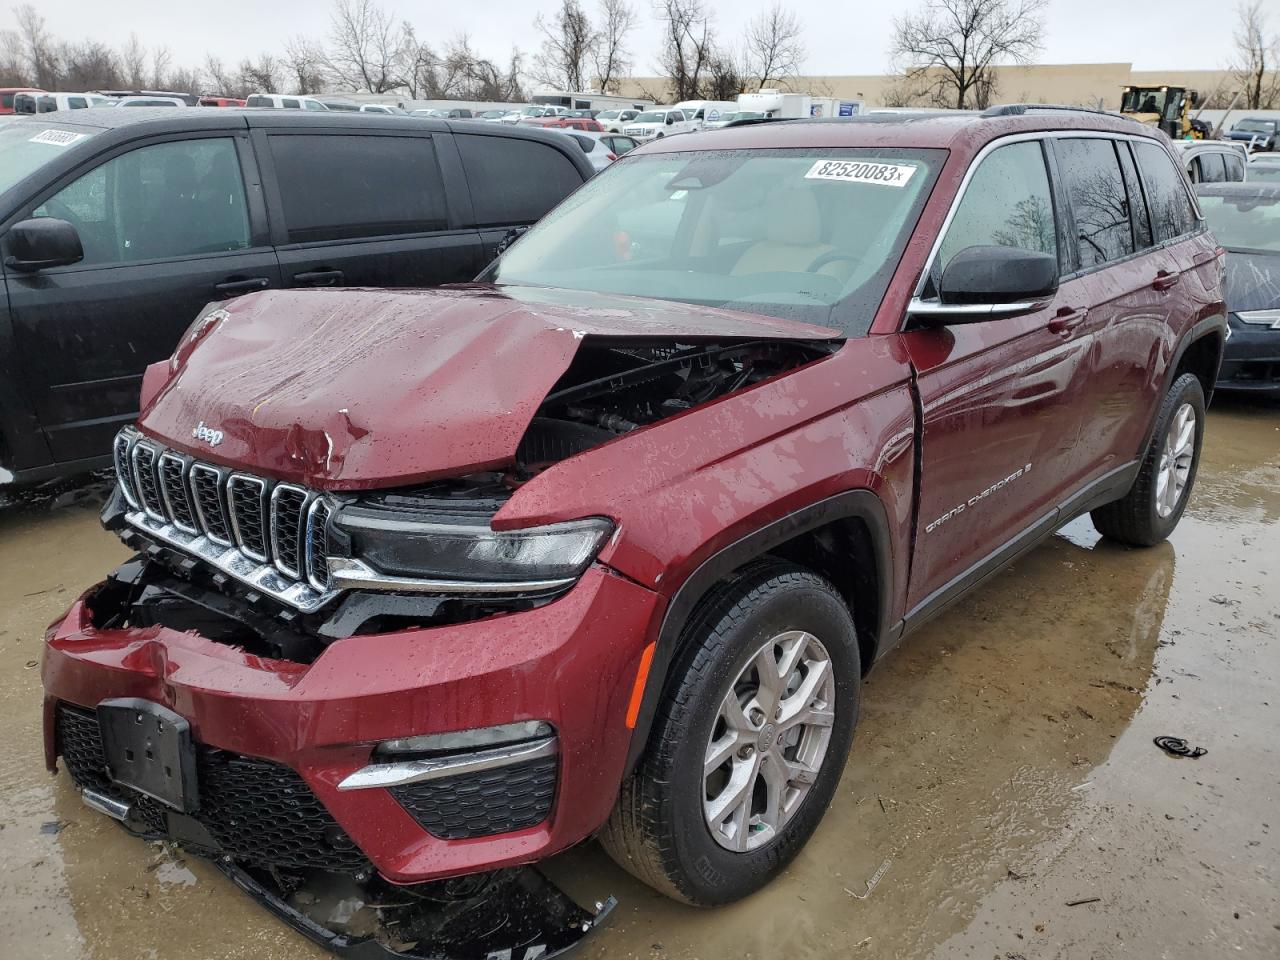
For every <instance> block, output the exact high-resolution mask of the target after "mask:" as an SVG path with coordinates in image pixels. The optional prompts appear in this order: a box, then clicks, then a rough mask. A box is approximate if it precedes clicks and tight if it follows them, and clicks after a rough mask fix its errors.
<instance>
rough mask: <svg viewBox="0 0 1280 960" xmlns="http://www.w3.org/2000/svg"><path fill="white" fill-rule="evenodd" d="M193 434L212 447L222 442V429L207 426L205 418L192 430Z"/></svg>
mask: <svg viewBox="0 0 1280 960" xmlns="http://www.w3.org/2000/svg"><path fill="white" fill-rule="evenodd" d="M191 436H193V437H195V438H196V439H197V440H203V441H204V442H205V443H207V444H208V445H209V446H211V447H216V446H217V445H218V444H220V443H221V442H222V431H221V430H214V429H212V428H211V427H206V426H205V425H204V421H203V420H201V421H200V422H199V423H198V424H196V426H195V429H194V430H192V431H191Z"/></svg>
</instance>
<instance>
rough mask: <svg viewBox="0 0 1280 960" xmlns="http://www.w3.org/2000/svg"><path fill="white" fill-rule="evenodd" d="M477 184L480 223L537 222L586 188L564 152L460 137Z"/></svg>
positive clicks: (504, 139)
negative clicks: (565, 200)
mask: <svg viewBox="0 0 1280 960" xmlns="http://www.w3.org/2000/svg"><path fill="white" fill-rule="evenodd" d="M455 139H456V140H457V143H458V149H459V150H460V151H461V153H462V162H463V164H464V165H465V166H466V170H467V182H468V183H469V184H470V185H471V200H472V203H473V204H474V205H475V213H476V223H477V224H478V225H479V226H490V225H495V224H503V223H532V222H533V221H535V220H538V219H539V218H541V217H542V215H543V214H544V213H546V212H547V211H548V210H550V209H551V208H552V207H554V206H555V205H556V204H557V203H559V202H560V201H561V200H563V199H564V198H565V197H566V196H568V195H569V194H570V193H572V192H573V191H574V190H576V189H577V188H578V187H579V186H581V184H582V174H580V173H579V172H578V168H577V167H575V166H574V165H573V164H572V163H571V162H570V160H569V158H568V157H566V156H565V155H564V154H562V153H561V152H560V151H559V150H557V149H555V148H554V147H552V146H551V145H549V144H545V143H538V142H537V141H534V140H517V139H516V138H515V137H511V138H507V137H478V136H468V135H461V136H458V137H456V138H455Z"/></svg>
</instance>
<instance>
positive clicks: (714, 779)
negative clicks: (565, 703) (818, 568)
mask: <svg viewBox="0 0 1280 960" xmlns="http://www.w3.org/2000/svg"><path fill="white" fill-rule="evenodd" d="M805 637H808V639H807V640H806V639H805ZM811 640H816V641H817V645H816V646H815V645H814V644H813V643H811V642H810V641H811ZM770 641H773V642H772V643H771V642H770ZM796 649H800V650H801V651H802V653H801V655H800V656H799V659H797V660H796V661H795V662H797V663H798V664H799V666H798V667H797V669H796V671H795V672H793V673H790V674H789V677H790V678H791V680H792V683H791V684H787V682H786V681H787V679H788V678H787V677H783V678H782V680H783V693H784V694H785V693H786V692H787V691H789V690H790V691H793V692H792V694H791V697H792V698H793V699H791V700H788V699H786V698H785V697H784V699H782V700H781V701H771V700H770V699H769V698H768V692H767V691H765V690H764V689H762V688H760V687H759V685H758V684H757V686H756V689H755V691H754V693H751V692H750V690H749V684H748V685H746V686H744V685H742V684H739V685H738V687H737V689H738V692H735V693H734V695H733V701H732V702H733V703H734V704H739V703H741V702H742V701H743V700H744V699H745V701H746V703H745V706H742V707H738V709H737V711H736V716H737V717H739V718H740V719H742V720H744V721H747V722H750V723H752V729H751V731H750V732H748V733H746V734H742V735H738V734H734V733H733V732H732V730H731V729H730V728H729V727H728V726H727V725H725V722H724V720H723V718H722V717H721V711H722V710H731V709H732V708H730V707H728V706H727V705H728V704H729V703H730V700H729V696H728V695H729V694H730V693H731V692H732V688H733V686H734V685H735V683H736V682H737V681H739V680H742V679H743V677H744V676H747V675H750V676H754V677H755V678H756V679H757V680H759V678H760V676H761V674H760V673H759V672H754V673H752V671H755V670H756V667H755V666H754V665H755V664H763V663H766V662H771V663H773V664H774V666H775V668H777V666H778V664H777V660H776V659H769V660H767V661H766V660H765V659H764V658H765V657H766V656H768V657H770V658H777V657H778V656H779V655H781V656H782V657H783V658H784V659H785V656H786V651H787V650H792V651H794V650H796ZM765 650H768V651H769V653H768V654H766V653H765ZM681 651H682V652H681V654H679V655H678V657H677V660H676V662H675V663H674V664H673V665H672V671H671V673H670V674H669V680H668V684H667V690H666V691H665V692H664V694H663V698H662V703H661V705H660V707H659V710H658V714H657V716H656V717H655V718H654V723H653V728H652V730H651V732H650V737H649V743H648V746H647V748H646V750H645V753H644V755H643V756H642V757H641V760H640V763H639V764H638V766H637V768H636V770H635V773H634V774H633V775H632V776H631V777H630V778H629V779H628V780H627V781H626V782H625V783H624V784H623V787H622V790H621V792H620V794H619V797H618V802H617V805H616V806H615V807H614V810H613V813H612V814H611V815H610V818H609V821H608V823H607V824H606V825H605V829H604V832H603V834H602V835H601V838H600V839H601V842H602V844H603V845H604V848H605V850H607V851H608V853H609V855H610V856H611V857H613V859H614V860H615V861H617V862H618V864H619V865H621V866H622V867H623V868H624V869H625V870H627V871H628V872H630V873H631V874H633V875H634V876H635V877H637V878H638V879H639V880H641V881H643V882H644V883H647V884H648V885H649V886H651V887H653V888H654V889H655V890H658V891H659V892H660V893H664V894H666V895H667V896H669V897H672V898H674V899H676V900H680V901H683V902H685V903H690V904H697V905H705V906H711V905H715V904H722V903H729V902H731V901H734V900H738V899H740V898H741V897H744V896H746V895H747V894H750V893H753V892H754V891H756V890H759V889H760V888H761V887H763V886H764V885H765V884H767V883H768V882H769V881H770V880H771V879H773V877H775V876H776V875H777V874H778V873H779V872H780V871H781V870H783V869H784V868H785V867H786V866H787V864H788V863H790V862H791V860H792V859H793V858H794V857H795V856H796V854H797V853H799V852H800V849H801V848H802V847H803V846H804V845H805V843H806V842H807V841H808V839H809V837H810V836H811V835H812V834H813V831H814V830H815V829H816V828H817V826H818V823H819V821H820V820H821V819H822V816H823V814H824V813H825V812H826V809H827V807H828V806H829V805H830V803H831V797H832V795H833V794H834V792H835V789H836V785H837V784H838V783H839V780H840V776H841V774H842V773H843V771H844V765H845V760H846V758H847V756H848V753H849V747H850V744H851V743H852V741H853V731H854V727H855V726H856V725H857V721H858V708H859V697H860V686H861V661H860V659H859V655H858V641H857V634H856V631H855V629H854V625H853V618H852V617H851V616H850V614H849V608H848V607H847V606H846V605H845V603H844V600H843V599H842V598H841V597H840V594H839V593H837V592H836V590H835V588H834V587H832V586H831V584H829V583H828V582H827V581H825V580H824V579H822V578H821V577H819V576H816V575H815V574H813V573H810V572H809V571H807V570H804V569H802V568H800V567H798V566H795V565H793V564H790V563H783V562H781V561H775V560H766V561H764V562H761V563H757V564H753V565H751V566H750V567H747V568H745V569H743V570H742V571H739V573H738V574H736V575H735V576H734V577H733V578H731V579H730V580H728V581H726V582H724V583H722V584H721V585H719V586H718V587H717V588H716V589H715V590H713V591H712V592H711V593H710V594H709V595H708V597H707V598H705V599H704V601H703V603H702V605H701V606H700V607H699V609H698V611H697V612H695V614H694V616H693V617H692V618H691V619H690V622H689V624H688V625H687V627H686V629H685V633H684V635H683V636H682V638H681ZM820 653H825V654H826V655H827V658H828V659H827V660H826V665H825V667H821V666H820V665H821V663H822V660H821V658H820V656H819V654H820ZM757 655H759V657H760V659H756V657H757ZM815 665H817V666H815ZM778 673H781V670H780V669H779V670H778V672H777V673H775V676H777V675H778ZM802 675H803V679H801V676H802ZM824 676H825V677H829V680H827V679H822V678H823V677H824ZM797 681H798V682H797ZM806 687H810V688H811V689H812V690H814V691H818V696H817V697H816V698H815V699H812V700H811V699H810V697H809V693H807V692H805V688H806ZM828 698H830V699H828ZM832 701H833V709H831V710H829V709H828V707H829V706H831V705H832ZM771 702H772V703H780V706H778V707H777V708H776V711H775V714H774V716H775V719H776V720H777V721H778V725H777V727H776V728H775V726H774V724H773V723H770V722H769V720H768V717H767V716H765V717H763V719H762V714H761V713H760V712H758V709H757V708H758V707H759V705H761V704H764V705H765V706H768V704H770V703H771ZM801 702H803V703H805V704H812V705H814V706H815V707H816V709H818V710H819V711H821V712H822V713H824V714H827V713H830V714H832V715H833V716H832V719H831V720H830V724H831V725H830V727H826V726H825V723H823V724H821V725H818V724H815V725H812V726H806V725H800V726H797V727H793V728H791V730H786V729H785V728H784V727H783V724H782V717H783V716H784V715H785V714H786V713H787V712H788V711H789V710H791V709H792V708H793V707H796V706H797V705H798V704H800V703H801ZM788 703H790V704H791V706H790V707H788V706H787V704H788ZM748 715H750V716H748ZM810 716H812V714H810ZM766 728H768V729H767V730H766ZM738 729H745V728H742V727H740V728H738ZM824 729H825V730H826V731H827V732H828V735H827V737H826V739H825V740H824V739H823V736H824V735H823V732H822V731H823V730H824ZM769 731H772V732H771V733H770V732H769ZM780 731H781V732H780ZM735 736H745V737H747V738H751V739H753V743H744V742H743V741H742V740H741V739H739V740H737V741H736V742H735V740H734V738H735ZM713 737H714V738H715V743H716V744H719V745H720V746H719V747H717V750H719V751H723V750H725V749H726V747H725V746H724V745H725V744H728V745H730V748H731V752H727V753H725V754H724V760H723V764H724V765H723V766H721V767H719V768H718V769H717V770H716V771H715V772H713V773H712V774H711V775H710V779H709V780H708V779H705V778H704V776H703V768H704V764H705V763H706V761H707V758H708V753H709V750H710V749H711V747H712V746H713V744H712V740H713ZM819 743H825V747H824V748H822V749H820V750H819V749H818V747H817V745H818V744H819ZM737 744H741V745H737ZM815 751H817V752H815ZM744 754H749V755H748V756H745V757H744ZM753 757H754V758H755V759H754V760H753V759H752V758H753ZM806 759H807V760H809V761H811V763H810V764H809V765H808V766H807V767H803V766H801V765H797V761H804V760H806ZM784 761H785V762H786V765H785V766H784V765H783V764H784ZM753 764H754V766H753ZM753 769H754V770H757V771H761V772H760V773H758V774H752V773H751V771H752V770H753ZM815 770H816V772H815ZM773 771H779V772H783V773H791V774H795V775H796V776H795V778H794V779H793V778H791V777H788V776H785V775H784V776H779V774H778V773H774V772H773ZM739 775H741V776H742V777H743V778H744V779H747V778H751V777H753V776H755V777H756V780H754V781H752V782H753V783H759V784H760V786H758V787H756V786H753V788H752V789H751V791H750V792H749V796H750V798H751V799H750V803H751V805H752V806H749V807H747V808H746V812H745V813H741V811H742V809H743V808H742V807H741V805H739V806H738V807H736V808H732V809H734V810H737V811H738V812H739V813H741V816H740V817H739V816H735V815H734V814H733V813H730V814H729V815H728V816H727V817H726V818H725V819H724V821H723V822H720V823H719V824H718V826H717V827H716V831H717V832H716V833H715V834H714V835H713V827H712V823H711V817H712V813H711V812H710V811H709V810H708V812H704V803H707V801H708V788H709V786H708V785H710V787H711V790H712V793H713V794H714V797H713V798H712V799H713V800H715V801H722V800H724V798H726V797H728V796H729V795H730V794H734V793H740V792H742V791H738V790H735V789H733V784H734V783H737V782H742V781H738V780H735V779H733V778H734V777H737V776H739ZM774 784H781V785H780V786H777V787H775V792H776V791H782V792H780V793H778V794H777V795H778V796H780V797H783V798H786V799H789V801H790V805H789V809H787V810H786V812H785V813H784V814H780V815H778V816H775V818H774V819H775V820H776V821H777V824H778V825H777V827H776V828H775V827H773V826H770V825H768V824H767V823H765V822H764V821H765V820H766V819H768V817H769V811H768V807H767V805H768V802H769V801H768V797H769V794H770V792H771V790H770V786H771V785H774ZM806 788H807V789H806ZM792 791H795V792H794V793H792ZM712 805H713V806H714V804H712ZM757 806H759V808H760V812H759V813H756V808H757ZM772 807H773V809H774V810H775V811H781V810H783V809H784V807H783V805H782V804H778V803H774V804H772ZM726 809H728V808H727V807H726ZM748 816H751V817H752V820H751V821H750V822H745V820H746V817H748ZM757 819H758V820H759V822H757ZM744 824H745V829H739V826H740V825H744ZM717 837H718V838H719V839H717Z"/></svg>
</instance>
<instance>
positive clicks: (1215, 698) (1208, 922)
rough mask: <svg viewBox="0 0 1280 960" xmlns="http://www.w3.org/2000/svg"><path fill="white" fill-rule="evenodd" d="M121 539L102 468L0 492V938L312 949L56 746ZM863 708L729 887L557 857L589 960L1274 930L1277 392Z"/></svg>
mask: <svg viewBox="0 0 1280 960" xmlns="http://www.w3.org/2000/svg"><path fill="white" fill-rule="evenodd" d="M124 556H125V550H124V549H123V547H121V546H120V545H119V544H118V543H117V542H116V541H115V539H114V538H113V537H112V536H110V535H108V534H106V533H104V532H103V531H102V530H101V529H100V528H99V526H98V523H97V517H96V513H95V504H94V495H93V488H92V487H90V488H88V489H87V490H84V489H82V490H79V491H71V492H65V493H62V494H61V495H55V496H51V497H49V496H47V497H43V498H40V499H39V500H38V501H37V502H30V501H25V502H22V503H19V504H16V505H14V504H11V505H9V506H8V507H4V508H0V736H2V737H3V748H2V749H0V867H2V869H0V957H5V958H9V957H12V958H15V960H16V958H22V960H38V958H50V960H70V958H98V960H131V958H148V960H188V958H192V960H194V958H200V960H213V958H223V957H228V958H232V957H245V958H249V957H252V958H254V960H275V958H283V957H290V958H310V957H318V956H322V954H320V953H319V951H317V950H316V949H315V948H313V947H311V946H310V945H309V944H308V943H306V942H305V941H304V940H302V939H301V938H300V937H298V936H296V935H295V934H293V933H292V932H290V931H289V930H287V929H286V928H284V927H283V926H281V925H280V924H279V923H278V922H276V921H275V920H273V919H272V918H271V917H269V916H267V915H266V914H265V913H264V912H262V911H261V910H260V909H259V908H257V907H256V906H255V905H253V904H252V903H251V902H250V901H248V900H247V899H246V898H245V897H243V896H242V895H241V894H239V893H238V892H236V891H235V890H234V889H232V888H231V887H230V885H229V884H228V883H227V882H226V881H225V880H224V879H223V878H222V877H221V876H220V875H219V874H217V873H216V872H215V871H213V870H212V869H211V868H209V867H208V866H207V865H206V864H204V863H202V862H200V861H199V860H195V859H183V858H181V856H180V855H176V854H174V853H173V852H171V851H169V850H166V849H165V848H164V847H161V846H160V845H149V844H145V843H143V842H141V841H138V840H134V839H132V838H130V837H128V836H127V835H125V834H124V833H123V832H122V831H120V830H119V829H117V828H116V827H115V826H114V824H112V823H111V822H110V821H108V820H107V819H106V818H104V817H102V816H100V815H98V814H95V813H92V812H90V811H89V810H87V809H86V808H84V807H82V806H81V804H80V802H79V800H78V799H77V797H76V795H75V793H74V792H73V791H72V789H71V787H70V785H69V782H68V781H67V779H66V777H65V776H61V777H57V778H53V777H50V776H49V775H48V774H46V773H45V771H44V769H43V764H42V760H41V750H40V729H39V727H40V711H39V705H40V684H39V669H38V660H39V657H40V637H41V633H42V631H43V628H44V627H45V625H46V624H47V623H48V622H49V621H50V620H52V619H53V618H54V617H55V616H57V615H58V614H59V613H60V612H61V611H62V610H63V608H64V607H65V606H66V605H67V603H68V602H69V601H70V600H71V599H72V598H73V597H74V596H75V595H76V594H77V593H79V592H80V591H81V590H82V589H84V588H85V587H87V586H88V585H89V584H91V583H93V582H94V581H95V580H96V579H98V578H99V577H100V576H101V575H102V574H103V573H104V572H105V571H106V570H108V569H109V568H110V567H111V566H113V565H114V564H115V563H116V562H118V561H119V560H121V559H123V558H124ZM863 709H864V713H863V717H862V722H861V725H860V727H859V730H858V735H857V739H856V742H855V744H854V750H853V754H852V756H851V758H850V761H849V764H848V767H847V769H846V771H845V776H844V779H843V781H842V783H841V786H840V790H839V792H838V794H837V796H836V799H835V802H834V804H833V806H832V809H831V811H830V812H829V814H828V815H827V818H826V820H825V821H824V822H823V824H822V826H821V827H820V828H819V830H818V832H817V835H816V836H815V838H814V839H813V841H812V842H811V843H810V844H809V846H808V847H807V849H805V851H804V852H803V853H802V854H801V855H800V857H799V858H798V859H797V860H796V862H795V863H794V864H793V865H792V866H791V868H790V869H789V870H788V871H787V872H786V874H785V875H784V876H783V877H782V878H781V879H780V880H779V881H778V882H777V883H775V884H774V885H773V886H772V887H770V888H769V889H768V890H766V891H764V892H762V893H760V894H758V895H756V896H754V897H752V898H750V899H748V900H747V901H745V902H743V903H741V904H738V905H735V906H733V907H729V908H725V909H720V910H715V911H700V910H695V909H692V908H688V907H683V906H679V905H676V904H673V903H671V902H669V901H665V900H663V899H662V898H661V897H660V896H658V895H657V894H655V893H653V892H651V891H650V890H648V889H647V888H645V887H643V886H641V885H640V884H638V883H637V882H635V881H633V880H632V879H631V878H630V877H629V876H628V875H626V874H625V873H623V872H622V871H621V870H619V869H618V868H616V867H614V866H613V865H612V863H611V862H610V861H609V860H608V859H607V858H606V857H605V856H604V854H603V853H602V852H601V851H600V850H599V848H597V847H596V846H595V845H594V844H588V845H586V846H584V847H582V848H581V849H578V850H575V851H572V852H570V853H568V854H566V855H564V856H561V857H558V858H556V859H555V860H554V861H552V862H551V863H550V864H549V866H548V872H549V873H551V874H552V875H553V876H554V877H555V878H556V879H557V880H558V881H560V882H561V883H562V884H563V885H564V886H565V887H566V888H567V889H568V890H570V892H572V893H574V894H575V895H577V896H579V897H580V898H581V899H582V900H583V901H584V902H589V901H592V900H595V899H597V898H599V897H600V896H601V895H602V894H606V893H612V894H614V895H615V896H616V897H617V898H618V901H619V906H618V908H617V909H616V910H615V911H614V914H613V916H612V918H611V920H610V922H609V923H608V925H607V926H606V927H604V928H602V929H601V930H599V931H598V932H597V933H596V934H595V936H594V938H593V939H592V940H591V941H589V946H588V947H587V948H586V949H584V950H583V951H582V953H581V954H580V956H581V957H583V960H588V958H590V960H595V958H624V957H625V958H641V960H658V958H706V960H713V958H721V957H751V958H761V960H770V958H775V957H776V958H781V957H786V958H787V960H804V958H811V957H812V958H827V957H842V958H844V957H849V958H855V960H856V958H858V957H868V958H870V957H874V958H891V957H920V958H926V957H939V958H951V957H960V958H970V957H972V958H976V960H985V958H992V957H994V958H999V960H1017V958H1025V960H1033V958H1057V957H1061V958H1073V960H1074V958H1084V957H1090V958H1104V957H1140V958H1182V957H1187V958H1204V957H1228V956H1231V957H1248V958H1254V957H1256V958H1274V957H1280V747H1278V745H1277V744H1278V738H1277V721H1278V720H1280V407H1276V406H1271V407H1257V406H1250V405H1244V404H1219V405H1215V409H1214V410H1213V411H1212V413H1211V416H1210V420H1209V429H1208V435H1207V443H1206V449H1205V455H1204V459H1203V461H1202V463H1201V467H1200V479H1199V483H1198V485H1197V487H1196V490H1195V495H1194V499H1193V500H1192V503H1191V508H1190V511H1189V513H1188V515H1187V516H1186V518H1185V519H1184V520H1183V522H1182V524H1181V526H1180V527H1179V528H1178V530H1177V532H1176V533H1175V535H1174V537H1173V539H1172V542H1171V543H1168V544H1164V545H1162V546H1161V547H1159V548H1156V549H1152V550H1125V549H1121V548H1118V547H1116V546H1114V545H1112V544H1109V543H1105V542H1100V541H1099V539H1098V537H1097V535H1096V533H1095V532H1094V530H1093V527H1092V526H1091V524H1090V523H1089V521H1088V520H1087V519H1082V520H1077V521H1075V522H1074V523H1072V524H1071V525H1070V526H1069V527H1067V528H1066V529H1064V530H1063V531H1062V532H1061V534H1060V535H1059V536H1057V537H1055V538H1053V540H1052V541H1051V542H1049V543H1048V544H1046V545H1045V546H1043V547H1041V548H1039V549H1038V550H1036V551H1035V552H1034V553H1033V554H1032V555H1030V556H1029V557H1028V558H1026V559H1025V560H1023V561H1022V562H1020V563H1019V564H1018V565H1017V567H1016V568H1014V569H1012V570H1010V571H1008V572H1005V573H1003V574H1001V575H1000V576H998V577H997V578H996V579H995V580H994V581H993V582H990V583H989V584H988V585H987V586H985V587H983V588H982V589H981V590H980V591H979V592H977V593H976V594H973V595H971V596H970V597H969V598H968V599H967V600H966V601H964V602H962V603H961V604H960V605H958V606H957V607H954V608H953V609H952V610H951V611H950V612H949V613H947V614H946V615H944V616H943V617H942V618H940V619H939V620H937V621H935V622H934V623H933V624H932V625H930V626H929V627H928V628H927V629H926V630H924V631H923V632H921V633H920V634H918V635H916V636H914V637H912V638H910V639H909V640H907V641H906V642H905V643H904V644H903V645H902V647H901V648H900V649H899V650H898V651H897V652H896V653H895V654H893V655H892V656H891V657H890V658H889V659H888V660H887V661H886V662H884V663H882V664H881V666H880V667H878V668H877V670H876V671H875V672H874V674H873V675H872V677H871V678H870V680H869V681H868V685H867V688H866V694H865V698H864V707H863ZM1162 734H1173V735H1177V736H1181V737H1185V738H1187V739H1188V740H1190V741H1191V742H1192V743H1193V744H1197V745H1200V746H1203V747H1205V748H1206V749H1207V750H1208V753H1207V754H1206V755H1204V756H1202V757H1200V758H1198V759H1194V760H1191V759H1175V758H1172V757H1169V756H1166V755H1165V754H1163V753H1162V752H1161V751H1160V750H1159V749H1157V748H1156V747H1155V746H1154V745H1153V744H1152V738H1153V737H1156V736H1159V735H1162ZM877 875H879V881H878V882H877V883H875V884H874V886H871V888H870V892H868V889H869V883H868V881H870V880H871V879H872V878H873V877H876V876H877Z"/></svg>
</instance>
